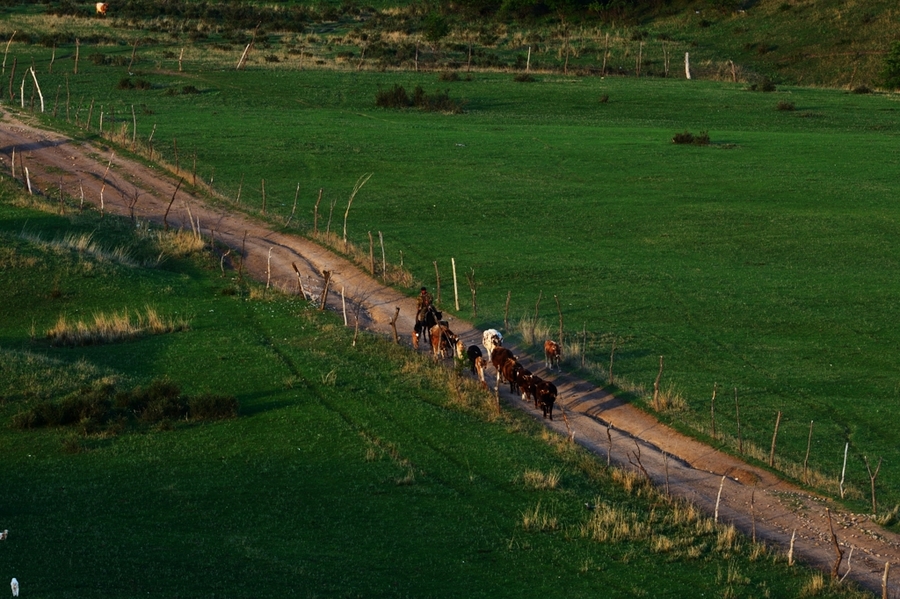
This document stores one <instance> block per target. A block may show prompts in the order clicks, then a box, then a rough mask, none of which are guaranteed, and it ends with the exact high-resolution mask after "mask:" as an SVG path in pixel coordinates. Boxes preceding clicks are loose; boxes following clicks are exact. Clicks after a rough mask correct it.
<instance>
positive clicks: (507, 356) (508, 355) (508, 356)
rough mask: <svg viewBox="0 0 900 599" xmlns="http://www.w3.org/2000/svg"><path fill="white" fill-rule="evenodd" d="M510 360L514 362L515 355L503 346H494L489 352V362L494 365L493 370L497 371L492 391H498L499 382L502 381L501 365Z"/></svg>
mask: <svg viewBox="0 0 900 599" xmlns="http://www.w3.org/2000/svg"><path fill="white" fill-rule="evenodd" d="M510 360H512V361H513V362H515V360H516V357H515V356H514V355H512V352H511V351H509V350H508V349H506V348H505V347H495V348H494V351H492V352H491V364H493V365H494V370H496V371H497V386H496V387H494V391H497V392H498V393H499V391H500V383H502V382H503V366H504V365H505V364H506V362H508V361H510Z"/></svg>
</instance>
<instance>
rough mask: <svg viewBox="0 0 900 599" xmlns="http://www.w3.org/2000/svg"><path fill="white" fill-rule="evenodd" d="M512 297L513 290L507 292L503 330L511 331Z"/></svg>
mask: <svg viewBox="0 0 900 599" xmlns="http://www.w3.org/2000/svg"><path fill="white" fill-rule="evenodd" d="M511 297H512V290H508V291H507V292H506V307H505V308H504V309H503V328H504V330H507V331H508V330H509V300H510V298H511Z"/></svg>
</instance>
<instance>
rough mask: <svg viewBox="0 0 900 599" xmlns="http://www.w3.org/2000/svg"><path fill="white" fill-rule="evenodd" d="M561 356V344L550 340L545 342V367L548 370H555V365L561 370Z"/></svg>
mask: <svg viewBox="0 0 900 599" xmlns="http://www.w3.org/2000/svg"><path fill="white" fill-rule="evenodd" d="M561 355H562V350H561V349H560V347H559V343H557V342H556V341H551V340H550V339H547V340H546V341H544V365H545V366H546V367H547V370H553V365H554V364H555V365H556V369H557V370H559V358H560V356H561Z"/></svg>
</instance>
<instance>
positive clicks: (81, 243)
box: [20, 233, 138, 267]
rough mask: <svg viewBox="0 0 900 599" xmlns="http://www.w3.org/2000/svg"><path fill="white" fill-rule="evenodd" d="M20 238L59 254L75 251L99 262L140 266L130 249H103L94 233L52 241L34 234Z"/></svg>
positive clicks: (71, 234) (66, 235) (67, 235)
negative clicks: (95, 239)
mask: <svg viewBox="0 0 900 599" xmlns="http://www.w3.org/2000/svg"><path fill="white" fill-rule="evenodd" d="M20 237H21V238H22V239H23V240H25V241H27V242H29V243H32V244H34V245H35V246H38V247H41V248H45V249H49V250H55V251H57V252H66V251H74V252H76V253H78V254H79V255H80V256H88V257H90V258H93V259H95V260H97V261H98V262H111V263H115V264H121V265H123V266H128V267H135V266H137V265H138V264H137V262H136V261H135V260H134V258H133V257H132V255H131V251H130V250H129V249H128V248H126V247H124V246H118V247H115V248H112V249H106V248H103V247H101V246H100V245H99V244H98V243H97V242H95V241H94V234H93V233H67V234H65V235H63V236H62V237H61V238H58V239H54V240H52V241H46V240H44V239H43V238H41V236H40V235H36V234H32V233H22V234H21V236H20Z"/></svg>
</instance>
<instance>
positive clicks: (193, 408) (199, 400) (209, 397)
mask: <svg viewBox="0 0 900 599" xmlns="http://www.w3.org/2000/svg"><path fill="white" fill-rule="evenodd" d="M238 407H239V405H238V400H237V398H235V397H233V396H228V395H215V394H213V393H203V394H201V395H198V396H196V397H194V398H191V399H190V400H189V401H188V414H189V416H190V418H191V420H222V419H224V418H235V417H237V415H238Z"/></svg>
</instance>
